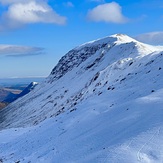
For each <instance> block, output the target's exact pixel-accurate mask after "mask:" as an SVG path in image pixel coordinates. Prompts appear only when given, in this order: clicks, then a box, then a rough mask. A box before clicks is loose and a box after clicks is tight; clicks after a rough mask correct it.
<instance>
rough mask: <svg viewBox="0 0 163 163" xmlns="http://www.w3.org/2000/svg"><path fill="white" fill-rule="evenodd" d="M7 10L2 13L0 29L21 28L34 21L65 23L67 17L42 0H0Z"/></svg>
mask: <svg viewBox="0 0 163 163" xmlns="http://www.w3.org/2000/svg"><path fill="white" fill-rule="evenodd" d="M0 3H1V4H2V5H5V6H7V10H6V11H5V12H4V13H3V14H2V15H1V18H0V21H1V25H0V30H5V29H6V28H7V29H14V28H19V27H21V26H23V25H26V24H32V23H52V24H58V25H64V24H65V23H66V17H64V16H61V15H59V14H58V13H56V12H55V11H54V10H53V9H52V8H51V7H50V6H49V5H48V4H47V2H46V1H42V0H39V1H38V0H28V1H27V0H0Z"/></svg>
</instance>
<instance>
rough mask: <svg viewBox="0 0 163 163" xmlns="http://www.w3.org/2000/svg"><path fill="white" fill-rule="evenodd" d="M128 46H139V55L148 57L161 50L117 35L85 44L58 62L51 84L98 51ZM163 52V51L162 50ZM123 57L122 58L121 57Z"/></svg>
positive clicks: (50, 77)
mask: <svg viewBox="0 0 163 163" xmlns="http://www.w3.org/2000/svg"><path fill="white" fill-rule="evenodd" d="M126 44H132V46H133V48H134V47H135V46H137V47H138V48H137V49H138V54H137V55H147V54H150V53H152V52H154V51H158V50H161V47H159V48H157V47H154V46H150V45H147V44H143V43H140V42H138V41H136V40H134V39H133V38H131V37H129V36H127V35H123V34H115V35H111V36H109V37H105V38H103V39H98V40H95V41H91V42H88V43H85V44H83V45H81V46H78V47H76V48H74V49H72V50H70V51H69V52H68V53H67V54H66V55H64V56H63V57H62V58H61V59H60V60H59V62H58V64H57V65H56V66H55V67H54V68H53V70H52V72H51V74H50V76H49V79H50V80H49V82H53V81H54V80H57V79H59V78H61V77H62V76H63V75H65V74H66V73H67V72H68V71H71V70H72V69H73V68H74V67H78V66H79V65H80V64H81V63H82V62H84V61H85V60H87V59H88V58H89V57H91V56H92V55H95V54H96V52H97V51H98V50H101V51H108V50H109V49H111V48H113V47H114V46H115V45H117V46H118V45H119V46H121V48H122V46H123V45H126ZM162 50H163V49H162ZM119 57H121V56H119Z"/></svg>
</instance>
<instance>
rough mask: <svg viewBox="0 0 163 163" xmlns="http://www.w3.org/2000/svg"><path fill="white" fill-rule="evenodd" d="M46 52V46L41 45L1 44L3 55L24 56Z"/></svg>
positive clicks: (0, 49) (0, 50)
mask: <svg viewBox="0 0 163 163" xmlns="http://www.w3.org/2000/svg"><path fill="white" fill-rule="evenodd" d="M44 53H45V52H44V48H40V47H30V46H19V45H0V55H1V56H10V57H11V56H12V57H18V56H19V57H22V56H29V55H40V54H44Z"/></svg>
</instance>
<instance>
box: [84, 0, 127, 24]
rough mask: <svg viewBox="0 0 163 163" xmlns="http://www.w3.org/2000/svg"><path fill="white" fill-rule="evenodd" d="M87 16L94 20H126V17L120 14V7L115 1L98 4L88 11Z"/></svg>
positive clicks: (121, 21) (119, 21)
mask: <svg viewBox="0 0 163 163" xmlns="http://www.w3.org/2000/svg"><path fill="white" fill-rule="evenodd" d="M87 17H88V19H89V20H91V21H94V22H101V21H103V22H111V23H125V22H127V18H126V17H125V16H123V15H122V7H121V6H120V5H119V4H118V3H116V2H111V3H105V4H101V5H98V6H97V7H95V8H93V9H92V10H89V11H88V14H87Z"/></svg>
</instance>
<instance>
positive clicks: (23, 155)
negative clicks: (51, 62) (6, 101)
mask: <svg viewBox="0 0 163 163" xmlns="http://www.w3.org/2000/svg"><path fill="white" fill-rule="evenodd" d="M162 63H163V52H162V48H161V47H154V46H150V45H146V44H143V43H140V42H138V41H136V40H134V39H132V38H130V37H128V36H126V35H121V34H118V35H113V36H110V37H107V38H104V39H100V40H96V41H93V42H89V43H86V44H83V45H81V46H79V47H77V48H75V49H73V50H71V51H70V52H68V53H67V54H66V55H65V56H64V57H62V58H61V60H60V61H59V63H58V64H57V65H56V67H55V68H54V69H53V70H52V72H51V74H50V76H49V77H48V78H47V79H46V81H45V82H42V83H41V84H39V85H38V86H37V87H36V88H35V89H34V90H33V91H32V92H30V93H29V94H28V95H26V96H25V97H22V98H20V99H18V100H17V101H15V102H14V103H13V104H11V105H9V106H8V107H7V108H5V109H4V110H1V111H0V115H1V118H0V123H1V125H0V128H1V130H2V131H1V133H0V139H1V140H2V144H0V158H1V159H2V160H3V161H4V162H7V161H8V162H11V161H21V162H29V161H31V162H56V163H57V162H109V163H110V162H125V163H126V162H129V163H130V162H161V161H162V160H163V156H162V155H161V153H162V151H163V146H162V145H161V144H162V140H163V139H162V138H163V133H162V132H163V130H162V124H163V120H162V116H163V110H162V106H163V98H162V97H163V75H162V74H163V73H162V71H163V67H162ZM17 127H21V128H17ZM22 127H23V128H22ZM9 128H10V129H9ZM14 128H17V129H14ZM10 134H12V135H13V137H11V138H6V135H10Z"/></svg>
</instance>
